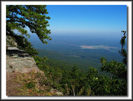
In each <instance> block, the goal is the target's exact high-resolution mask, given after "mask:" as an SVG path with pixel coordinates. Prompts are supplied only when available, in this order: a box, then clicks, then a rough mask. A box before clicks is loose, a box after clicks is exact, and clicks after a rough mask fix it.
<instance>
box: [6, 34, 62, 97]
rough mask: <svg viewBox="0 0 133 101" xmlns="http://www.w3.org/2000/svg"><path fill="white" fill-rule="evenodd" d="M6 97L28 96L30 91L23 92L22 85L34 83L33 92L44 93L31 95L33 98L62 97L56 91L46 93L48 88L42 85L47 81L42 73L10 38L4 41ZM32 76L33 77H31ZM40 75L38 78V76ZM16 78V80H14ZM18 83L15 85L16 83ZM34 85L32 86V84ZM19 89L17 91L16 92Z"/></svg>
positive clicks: (60, 93)
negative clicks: (42, 96) (41, 96)
mask: <svg viewBox="0 0 133 101" xmlns="http://www.w3.org/2000/svg"><path fill="white" fill-rule="evenodd" d="M6 46H7V47H6V95H7V96H17V95H18V94H19V93H21V94H20V95H23V94H22V92H23V93H24V95H30V92H31V91H32V90H31V89H29V91H27V90H23V89H20V88H23V87H24V85H29V82H36V84H35V89H34V92H35V93H36V92H38V91H39V90H40V92H45V93H41V94H40V93H38V94H32V93H31V95H32V96H33V95H35V96H40V95H46V96H47V95H63V93H62V92H59V91H58V90H56V89H51V90H50V92H48V93H46V91H47V89H49V88H50V87H49V86H45V82H44V84H43V85H42V83H40V82H43V80H47V77H46V76H45V74H44V72H43V71H41V70H40V69H39V68H38V67H37V65H36V62H35V60H34V59H33V57H31V56H30V55H29V54H28V53H26V52H25V51H24V50H20V49H18V48H17V43H16V42H15V41H14V40H13V39H12V38H11V37H9V36H8V37H7V39H6ZM33 74H34V75H33ZM38 75H40V76H38ZM16 78H17V79H16ZM16 81H17V82H19V83H17V82H16ZM33 85H34V84H33ZM16 87H17V88H16ZM17 89H19V90H17ZM20 90H21V91H20Z"/></svg>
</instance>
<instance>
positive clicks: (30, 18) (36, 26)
mask: <svg viewBox="0 0 133 101" xmlns="http://www.w3.org/2000/svg"><path fill="white" fill-rule="evenodd" d="M46 14H48V11H47V9H46V5H7V6H6V34H7V35H10V36H12V37H14V38H15V39H16V40H15V41H17V42H18V45H19V46H20V47H22V48H23V49H24V46H25V44H24V42H23V41H21V42H20V40H18V37H19V39H22V36H23V35H25V36H26V37H27V38H30V35H29V33H27V30H26V29H25V27H29V29H30V31H31V32H32V33H35V34H37V36H38V37H39V39H40V40H41V41H42V43H46V44H47V41H46V39H48V40H51V38H50V36H48V35H49V34H51V32H50V30H48V29H47V26H49V24H48V21H47V20H49V19H50V17H49V16H46ZM14 29H17V30H18V31H19V32H20V33H21V37H20V35H17V33H14V31H13V30H14ZM23 38H24V37H23ZM25 41H26V42H28V41H27V40H25ZM29 46H31V44H30V43H29ZM33 51H35V50H33ZM34 53H35V52H34Z"/></svg>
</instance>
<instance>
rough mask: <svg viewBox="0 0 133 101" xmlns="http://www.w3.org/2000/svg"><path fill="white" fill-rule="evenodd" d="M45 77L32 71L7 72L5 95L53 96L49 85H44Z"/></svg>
mask: <svg viewBox="0 0 133 101" xmlns="http://www.w3.org/2000/svg"><path fill="white" fill-rule="evenodd" d="M45 81H47V80H46V77H45V75H42V74H41V73H39V72H37V73H35V72H34V71H32V72H29V73H19V72H7V74H6V95H7V96H54V95H57V94H56V93H53V92H50V90H51V88H52V87H50V86H49V85H47V86H46V85H45Z"/></svg>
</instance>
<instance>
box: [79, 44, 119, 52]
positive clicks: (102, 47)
mask: <svg viewBox="0 0 133 101" xmlns="http://www.w3.org/2000/svg"><path fill="white" fill-rule="evenodd" d="M80 47H81V48H82V49H106V50H110V51H112V50H118V49H120V48H118V47H109V46H104V45H98V46H85V45H82V46H80Z"/></svg>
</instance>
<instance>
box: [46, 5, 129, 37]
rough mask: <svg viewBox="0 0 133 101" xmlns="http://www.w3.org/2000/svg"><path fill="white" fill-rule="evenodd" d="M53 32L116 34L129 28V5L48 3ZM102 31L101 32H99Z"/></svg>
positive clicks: (60, 33)
mask: <svg viewBox="0 0 133 101" xmlns="http://www.w3.org/2000/svg"><path fill="white" fill-rule="evenodd" d="M46 8H47V10H48V12H49V14H47V16H49V17H51V19H50V20H48V21H49V24H50V26H49V27H47V28H48V29H50V30H51V33H52V34H56V35H57V34H58V35H65V34H68V35H69V34H73V35H81V34H94V35H105V36H106V35H107V33H108V35H115V34H116V33H121V31H122V30H127V5H47V7H46ZM99 33H100V34H99Z"/></svg>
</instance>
